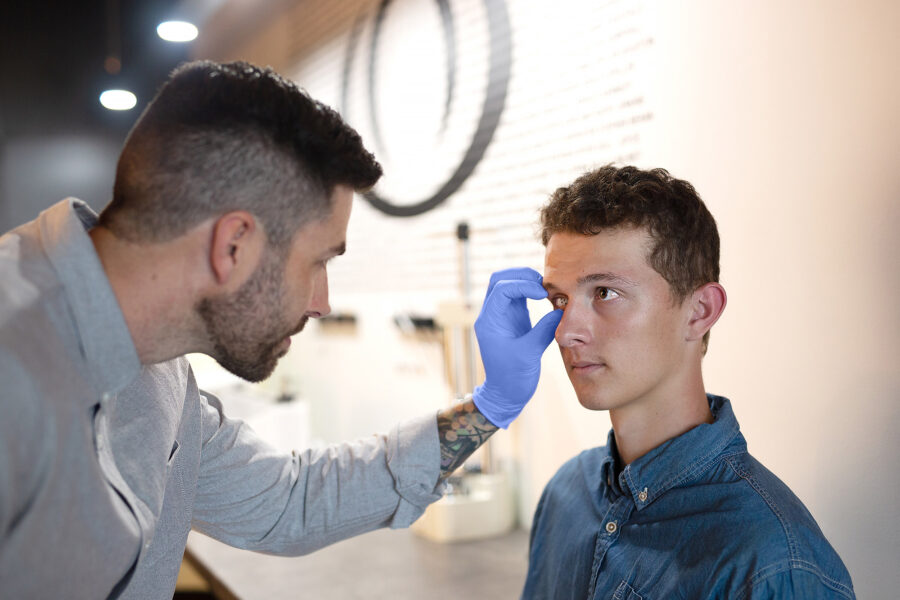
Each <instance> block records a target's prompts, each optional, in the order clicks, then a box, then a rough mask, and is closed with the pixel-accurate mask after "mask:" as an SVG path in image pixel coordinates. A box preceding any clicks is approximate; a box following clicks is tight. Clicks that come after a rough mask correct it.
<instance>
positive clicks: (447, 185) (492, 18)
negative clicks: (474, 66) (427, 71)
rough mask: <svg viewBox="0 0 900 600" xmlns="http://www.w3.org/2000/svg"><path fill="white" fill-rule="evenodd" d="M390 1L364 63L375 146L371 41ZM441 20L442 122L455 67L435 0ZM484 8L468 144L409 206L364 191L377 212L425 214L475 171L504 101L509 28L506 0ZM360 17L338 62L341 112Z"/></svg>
mask: <svg viewBox="0 0 900 600" xmlns="http://www.w3.org/2000/svg"><path fill="white" fill-rule="evenodd" d="M390 2H391V0H381V3H380V5H379V7H378V12H377V14H376V21H375V30H374V32H373V36H372V54H371V58H370V61H369V107H370V112H371V113H372V114H371V118H372V123H373V132H374V135H375V137H376V144H378V145H379V146H382V143H381V136H380V131H379V128H378V124H377V116H376V113H375V100H374V98H375V75H374V72H375V68H374V67H375V63H376V58H375V55H376V52H377V41H378V37H379V32H380V29H381V24H382V22H383V20H384V14H385V11H386V10H387V6H388V4H390ZM437 2H438V7H439V8H440V11H441V20H442V22H443V29H444V40H445V43H446V44H447V56H448V59H447V69H448V84H447V98H446V102H445V108H444V120H443V122H444V124H446V120H447V115H448V113H449V108H450V97H451V94H452V91H453V85H454V78H455V70H456V49H455V43H454V32H453V20H452V16H451V13H450V8H449V4H448V3H447V0H437ZM484 6H485V9H486V12H487V19H488V32H489V34H490V48H491V49H490V69H489V71H488V86H487V92H486V93H485V97H484V104H483V106H482V109H481V117H480V118H479V120H478V126H477V127H476V129H475V135H473V136H472V141H471V142H470V144H469V147H468V149H467V150H466V153H465V154H464V155H463V158H462V161H461V162H460V164H459V165H458V166H457V167H456V170H455V171H454V172H453V174H452V175H451V176H450V178H449V179H447V181H445V182H444V184H443V185H442V186H441V187H440V188H439V189H438V190H437V191H436V192H435V193H434V194H432V195H431V196H430V197H428V198H425V199H423V200H421V201H420V202H417V203H414V204H394V203H393V202H392V201H391V200H390V199H389V198H387V197H385V196H382V195H380V194H378V193H376V192H367V193H366V194H364V195H365V198H366V200H368V201H369V203H370V204H371V205H372V206H374V207H375V208H377V209H378V210H380V211H381V212H383V213H385V214H388V215H391V216H395V217H413V216H416V215H420V214H422V213H425V212H427V211H429V210H431V209H433V208H434V207H436V206H438V205H439V204H441V203H442V202H443V201H444V200H446V199H447V198H449V197H450V196H451V195H453V194H454V193H455V192H456V191H457V190H459V188H460V187H461V186H462V184H463V183H464V182H465V181H466V179H468V178H469V176H470V175H471V174H472V173H473V172H474V171H475V168H476V167H477V166H478V163H480V162H481V159H482V158H484V153H485V151H486V150H487V147H488V146H489V145H490V143H491V140H493V138H494V134H495V133H496V132H497V126H498V125H499V124H500V116H501V115H502V114H503V108H504V106H505V105H506V95H507V92H508V91H509V77H510V72H511V70H512V32H511V28H510V24H509V13H508V12H507V9H506V0H484ZM361 25H362V23H361V21H357V23H356V26H355V27H354V30H353V32H351V35H350V42H349V44H348V48H347V56H346V59H345V61H344V73H343V81H342V85H341V103H342V109H343V111H344V112H345V113H346V110H347V106H348V102H347V96H348V91H349V87H350V73H351V71H352V64H353V57H354V56H355V54H356V45H357V42H358V40H359V35H360V32H361V28H362V27H361Z"/></svg>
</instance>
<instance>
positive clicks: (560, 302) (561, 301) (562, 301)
mask: <svg viewBox="0 0 900 600" xmlns="http://www.w3.org/2000/svg"><path fill="white" fill-rule="evenodd" d="M550 303H551V304H552V305H553V308H565V307H566V304H568V303H569V299H568V298H566V297H565V296H554V297H553V298H550Z"/></svg>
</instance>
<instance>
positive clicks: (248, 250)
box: [209, 210, 263, 285]
mask: <svg viewBox="0 0 900 600" xmlns="http://www.w3.org/2000/svg"><path fill="white" fill-rule="evenodd" d="M262 237H263V236H262V230H261V228H260V227H259V225H258V224H257V222H256V219H255V218H254V217H253V215H251V214H250V213H248V212H246V211H243V210H236V211H232V212H229V213H226V214H224V215H222V216H221V217H219V218H218V219H216V221H215V222H214V223H213V226H212V236H211V239H210V246H209V266H210V269H211V270H212V274H213V277H214V278H215V280H216V283H217V284H219V285H226V284H228V282H229V281H231V280H233V279H235V278H237V279H239V280H242V279H243V278H244V277H246V276H248V275H249V274H250V273H252V272H253V270H254V269H255V268H256V263H257V261H258V260H259V256H260V253H261V250H262V243H261V242H262V241H263V240H262Z"/></svg>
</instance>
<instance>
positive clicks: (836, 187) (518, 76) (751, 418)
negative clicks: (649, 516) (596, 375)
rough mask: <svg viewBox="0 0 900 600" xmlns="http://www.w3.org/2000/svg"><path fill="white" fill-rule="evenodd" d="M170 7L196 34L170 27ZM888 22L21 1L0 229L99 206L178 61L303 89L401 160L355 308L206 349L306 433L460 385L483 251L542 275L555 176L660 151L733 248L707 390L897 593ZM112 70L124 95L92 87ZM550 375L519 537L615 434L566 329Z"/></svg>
mask: <svg viewBox="0 0 900 600" xmlns="http://www.w3.org/2000/svg"><path fill="white" fill-rule="evenodd" d="M167 19H185V20H189V21H191V22H192V23H194V24H195V25H196V26H197V27H198V29H199V36H198V37H197V38H196V39H194V40H193V41H189V42H182V43H173V42H167V41H165V40H163V39H161V38H160V37H159V35H158V34H157V31H156V27H157V24H158V23H159V22H161V21H164V20H167ZM897 23H900V4H898V3H897V2H895V1H893V0H864V1H856V2H850V1H849V0H844V1H841V0H821V1H812V0H801V1H797V2H789V3H785V2H775V1H774V0H763V1H756V2H749V1H737V2H717V1H713V0H683V1H681V2H664V1H658V0H609V1H605V2H596V1H574V0H571V1H563V2H556V3H552V5H551V4H550V3H546V2H540V1H538V0H438V1H430V0H340V1H336V0H268V1H266V0H184V1H175V0H172V1H150V0H141V1H138V0H133V1H130V2H117V1H108V2H103V1H97V2H83V1H70V2H60V1H56V2H42V3H27V2H17V3H10V2H7V3H4V4H3V7H2V12H0V27H2V35H0V48H2V69H0V177H2V179H0V230H7V229H9V228H12V227H14V226H16V225H18V224H20V223H23V222H25V221H27V220H30V219H33V218H34V217H35V216H37V214H38V212H39V211H41V210H43V209H44V208H46V207H48V206H50V205H51V204H53V203H55V202H57V201H58V200H60V199H61V198H64V197H66V196H76V197H79V198H81V199H83V200H85V201H87V202H88V203H89V204H90V205H91V206H92V207H94V208H95V209H96V210H98V211H99V210H100V209H102V208H103V206H104V205H105V204H106V202H108V200H109V198H110V194H111V187H112V181H113V177H114V171H115V162H116V157H117V153H118V150H119V148H120V147H121V144H122V142H123V140H124V137H125V135H126V133H127V130H128V128H129V127H130V126H131V124H132V123H133V122H134V120H135V119H136V118H137V116H138V115H139V114H140V111H141V110H142V108H143V107H144V106H145V105H146V104H147V102H149V101H150V100H151V99H152V96H153V93H154V91H155V89H156V88H157V87H158V86H159V85H160V84H161V83H162V82H163V81H164V80H165V77H166V74H167V73H168V72H169V70H171V69H172V68H173V67H174V66H176V65H177V64H178V63H179V62H181V61H184V60H188V59H194V58H210V59H214V60H234V59H243V60H248V61H250V62H254V63H257V64H264V65H271V66H272V67H274V68H275V69H276V70H278V71H279V72H281V73H282V74H284V75H285V76H287V77H290V78H292V79H293V80H295V81H297V82H298V83H299V84H300V85H301V86H303V87H305V88H306V89H308V90H309V92H310V93H311V94H312V95H313V96H314V97H316V98H318V99H320V100H322V101H324V102H325V103H327V104H329V105H331V106H333V107H334V108H336V109H337V110H339V111H340V112H341V113H342V114H343V115H344V117H345V118H346V119H347V120H348V121H349V122H350V123H351V124H352V125H353V126H354V127H356V128H357V129H358V130H359V131H360V133H361V134H362V135H363V137H364V139H365V140H366V143H367V145H368V146H369V147H370V148H371V149H372V150H373V151H374V152H375V153H376V155H377V156H378V157H379V159H380V160H381V162H382V164H383V165H384V167H385V173H386V174H385V177H384V180H383V181H382V182H381V183H380V184H379V185H378V186H377V187H376V189H375V191H374V194H373V195H372V197H370V198H368V199H365V198H358V199H357V202H356V204H355V207H354V215H353V217H352V218H351V222H350V230H349V232H348V236H349V237H348V252H347V255H346V256H344V257H341V258H340V259H338V260H336V261H334V262H333V263H331V265H330V266H329V271H330V280H331V303H332V307H333V310H334V313H335V315H336V316H337V317H336V318H334V319H331V320H330V321H325V322H320V323H316V324H314V325H310V326H309V327H308V328H307V330H306V331H304V333H303V334H302V335H301V336H299V337H298V338H297V339H296V340H295V343H294V344H293V346H292V349H291V352H290V354H289V355H288V356H287V357H286V358H285V360H283V361H282V363H281V365H280V366H279V368H278V370H277V371H276V373H275V375H274V376H273V377H272V379H271V380H269V381H268V382H265V383H264V384H261V385H260V386H254V387H253V388H248V387H247V386H244V385H242V384H240V383H238V382H235V381H233V380H231V379H229V377H228V376H226V375H224V374H222V373H221V372H219V371H217V367H215V365H211V364H209V362H208V361H204V360H202V359H199V358H198V359H197V360H196V362H195V366H196V369H197V371H198V376H199V377H200V379H201V383H202V384H204V385H207V386H208V387H210V388H215V389H217V391H219V392H220V393H222V394H223V396H229V397H231V396H234V397H235V398H236V400H234V406H235V410H236V411H237V412H238V413H241V411H242V410H243V411H244V413H246V414H247V415H251V416H252V415H253V414H255V413H260V411H259V410H257V409H255V408H253V407H249V408H247V407H245V406H244V404H242V402H244V403H245V404H246V402H245V401H244V400H241V398H245V399H246V398H248V397H259V398H261V399H262V400H261V401H263V402H266V401H267V400H266V399H269V400H270V401H271V402H272V403H275V400H276V399H277V398H278V397H281V399H282V400H285V399H287V398H291V399H293V400H292V403H286V402H281V403H278V404H281V405H285V406H281V407H280V408H278V409H277V410H281V411H287V412H289V413H290V417H289V418H288V417H285V418H284V419H282V418H281V417H277V418H274V419H273V417H272V415H273V414H275V413H272V412H271V411H268V412H267V415H268V416H265V417H259V418H258V423H259V425H258V427H259V428H261V429H262V430H264V431H269V432H270V433H269V435H270V436H271V437H272V438H273V441H274V443H276V444H283V445H285V446H287V447H290V446H297V445H301V444H302V445H306V444H312V445H317V444H325V443H330V442H337V441H341V440H345V439H350V438H356V437H360V436H366V435H369V434H371V433H372V432H374V431H385V430H387V429H389V428H390V427H391V426H392V425H393V424H395V423H396V422H398V421H400V420H403V419H406V418H409V417H413V416H416V415H419V414H422V413H424V412H427V411H433V410H436V409H438V408H440V407H443V406H446V405H447V404H448V403H450V402H451V401H452V399H453V397H454V394H455V389H454V387H455V385H454V383H455V382H454V378H453V376H452V366H450V367H448V364H449V363H448V360H449V358H448V351H447V347H448V346H447V344H446V343H445V341H444V337H446V336H443V337H442V329H441V326H440V324H441V322H442V321H441V311H442V310H443V309H446V306H447V305H448V304H451V305H452V304H453V303H456V304H457V305H464V304H465V303H466V301H467V300H468V302H469V304H471V305H476V306H477V305H478V304H479V303H480V297H481V296H482V295H483V293H484V289H485V286H486V284H487V280H488V277H489V275H490V273H491V272H492V271H493V270H495V269H499V268H503V267H507V266H516V265H527V266H531V267H534V268H536V269H538V270H541V269H542V265H543V248H542V246H541V245H540V243H539V241H538V239H537V238H536V235H535V231H536V229H535V224H536V221H537V211H538V210H539V208H540V207H541V205H542V204H543V203H544V202H545V200H546V199H547V197H548V196H549V194H550V193H551V192H552V191H553V190H554V189H555V188H557V187H559V186H561V185H566V184H568V183H570V182H571V181H572V180H573V179H574V178H575V177H576V176H578V175H579V174H581V173H582V172H583V171H585V170H587V169H590V168H593V167H596V166H599V165H602V164H605V163H608V162H614V163H617V164H635V165H637V166H640V167H643V168H651V167H664V168H666V169H668V170H669V171H670V172H671V173H672V174H673V175H675V176H676V177H679V178H683V179H687V180H689V181H691V182H692V183H693V184H694V185H695V187H696V188H697V190H698V191H699V192H700V195H701V196H702V197H703V198H704V200H705V202H706V203H707V205H708V206H709V208H710V210H711V212H712V213H713V215H714V216H715V217H716V219H717V222H718V224H719V229H720V234H721V237H722V282H723V284H724V286H725V288H726V289H727V291H728V294H729V304H728V308H727V310H726V311H725V314H724V316H723V318H722V319H721V321H720V322H719V323H718V324H717V325H716V327H715V328H714V330H713V334H712V339H711V344H710V350H709V354H708V356H707V358H706V359H705V365H704V374H705V379H706V384H707V390H709V391H710V392H713V393H716V394H721V395H725V396H727V397H729V398H731V400H732V402H733V405H734V409H735V412H736V414H737V416H738V419H739V421H740V423H741V426H742V430H743V432H744V435H745V436H746V437H747V440H748V444H749V448H750V451H751V452H752V453H753V454H754V455H755V456H756V457H757V458H758V459H760V460H761V461H762V462H763V463H764V464H765V465H766V466H768V467H769V468H770V469H771V470H773V471H774V472H775V473H776V474H777V475H778V476H780V477H781V478H782V479H783V480H784V481H785V482H786V483H787V484H788V485H789V486H790V487H791V488H792V489H793V490H794V491H795V492H796V493H797V495H798V496H799V497H800V498H801V499H802V500H803V501H804V502H805V503H806V505H807V507H808V508H809V509H810V510H811V512H812V513H813V515H814V516H815V517H816V519H817V520H818V522H819V523H820V525H821V526H822V529H823V530H824V532H825V534H826V536H827V537H828V538H829V540H830V541H831V542H832V544H833V545H834V546H835V548H836V549H837V551H838V553H839V554H840V555H841V557H842V558H843V559H844V561H845V563H846V564H847V566H848V568H849V570H850V573H851V575H852V577H853V581H854V584H855V586H856V590H857V594H858V596H859V597H860V598H888V597H893V596H894V594H895V593H896V592H895V590H896V589H897V588H898V587H900V575H898V571H897V569H896V563H897V557H898V556H900V508H898V503H897V501H896V498H897V497H898V493H900V469H898V458H900V442H898V440H900V436H898V435H897V431H898V428H900V369H898V357H900V342H898V339H900V311H898V310H897V308H896V301H897V298H898V297H900V236H898V233H897V231H898V226H900V169H898V164H900V161H898V159H900V110H898V107H900V69H898V68H897V60H898V57H900V37H898V36H897V34H896V26H897ZM110 57H113V58H116V59H118V61H119V64H120V67H119V69H118V70H116V68H115V63H114V62H113V63H110V62H109V60H108V59H109V58H110ZM111 66H112V67H113V68H110V67H111ZM111 88H123V89H124V88H127V89H129V90H131V91H132V92H133V93H134V95H135V97H136V105H135V107H134V108H132V109H131V110H124V111H112V110H107V109H106V108H104V107H103V106H101V104H100V102H99V99H98V98H99V95H100V93H101V92H102V91H104V90H105V89H111ZM460 223H466V224H467V225H468V231H469V240H468V242H467V243H466V244H464V243H463V242H460V240H459V239H458V235H457V234H458V225H459V224H460ZM464 259H465V260H464ZM464 279H467V280H468V281H469V282H470V285H469V289H470V291H469V293H468V294H466V293H465V291H464V285H463V280H464ZM467 296H468V297H467ZM442 307H443V309H442ZM548 308H549V307H548V306H545V305H544V304H536V305H535V306H534V317H535V318H537V317H539V316H540V315H542V314H543V313H544V312H546V310H547V309H548ZM449 362H452V361H449ZM543 368H544V371H543V377H542V380H541V384H540V387H539V389H538V392H537V394H536V396H535V398H534V399H533V400H532V402H531V403H530V404H529V406H528V408H527V409H526V410H525V412H524V413H523V416H522V417H521V418H520V419H519V420H518V421H517V422H516V423H515V424H514V425H513V426H512V427H511V428H510V430H509V431H508V432H503V433H500V434H498V435H497V436H495V441H494V442H493V444H492V455H493V457H492V462H493V464H494V467H495V468H496V469H497V470H498V471H502V472H504V473H506V474H508V476H509V478H510V481H511V482H512V490H513V492H512V493H513V498H514V501H515V504H514V505H515V509H514V513H515V517H516V521H517V522H518V523H519V524H520V525H521V526H522V527H524V528H526V529H527V527H528V526H529V524H530V520H531V514H532V512H533V510H534V507H535V504H536V502H537V499H538V497H539V494H540V492H541V490H542V488H543V486H544V484H545V483H546V482H547V480H548V479H549V478H550V476H551V475H552V474H553V473H554V472H555V471H556V469H557V468H558V467H559V466H560V465H561V464H562V463H563V462H564V461H565V460H567V459H568V458H570V457H572V456H573V455H574V454H576V453H577V452H579V451H580V450H582V449H585V448H589V447H592V446H596V445H600V444H603V443H605V440H606V435H607V432H608V430H609V427H610V424H609V419H608V417H607V415H606V414H605V413H602V414H594V413H589V412H588V411H586V410H585V409H583V408H582V407H581V406H580V405H579V404H578V402H577V400H576V398H575V396H574V393H573V392H572V390H571V387H570V385H569V382H568V379H567V377H566V374H565V372H564V369H563V367H562V362H561V360H560V359H559V357H558V353H557V352H556V349H555V347H551V349H550V350H549V351H548V352H547V354H546V355H545V358H544V365H543ZM475 371H476V373H477V368H476V369H475ZM287 405H289V406H291V407H292V408H290V409H288V408H286V406H287ZM226 407H229V404H228V402H227V401H226ZM273 410H274V409H273ZM263 412H265V411H263ZM285 414H287V413H285ZM257 416H258V415H257ZM273 421H275V422H279V421H280V422H287V421H290V422H291V423H293V425H292V427H294V429H292V433H290V434H289V435H288V434H285V432H284V428H283V427H282V428H281V429H279V428H278V427H277V426H271V424H272V422H273ZM523 557H524V551H523ZM517 593H518V590H514V591H513V593H511V594H510V597H513V596H514V595H515V594H517Z"/></svg>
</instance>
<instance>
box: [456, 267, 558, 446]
mask: <svg viewBox="0 0 900 600" xmlns="http://www.w3.org/2000/svg"><path fill="white" fill-rule="evenodd" d="M541 281H542V278H541V275H540V273H538V272H537V271H535V270H534V269H528V268H519V269H506V270H504V271H497V272H496V273H494V274H493V275H491V282H490V284H489V285H488V290H487V295H486V296H485V299H484V304H483V305H482V307H481V313H480V314H479V315H478V319H476V320H475V335H476V337H477V338H478V346H479V347H480V349H481V360H482V362H483V363H484V372H485V379H484V383H483V384H482V385H480V386H478V387H476V388H475V391H474V392H473V393H472V399H473V400H474V401H475V406H477V407H478V410H479V411H481V414H483V415H484V416H485V417H487V419H488V420H489V421H490V422H491V423H493V424H494V425H496V426H498V427H502V428H503V429H506V428H507V427H509V424H510V423H512V421H513V419H515V418H516V417H517V416H518V414H519V413H520V412H522V409H523V408H525V404H526V403H527V402H528V401H529V400H530V399H531V396H532V395H533V394H534V390H535V388H537V383H538V379H539V378H540V376H541V355H542V354H543V353H544V350H546V349H547V346H548V345H550V342H551V341H552V340H553V335H554V333H555V332H556V328H557V326H558V325H559V322H560V320H561V319H562V314H563V311H561V310H553V311H551V312H549V313H547V314H546V315H544V317H543V318H542V319H541V320H540V321H538V323H537V325H535V326H534V328H533V329H532V327H531V318H530V317H529V316H528V308H527V307H526V305H525V299H526V298H531V299H533V300H540V299H542V298H546V297H547V291H546V290H545V289H544V288H543V287H542V286H541Z"/></svg>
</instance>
